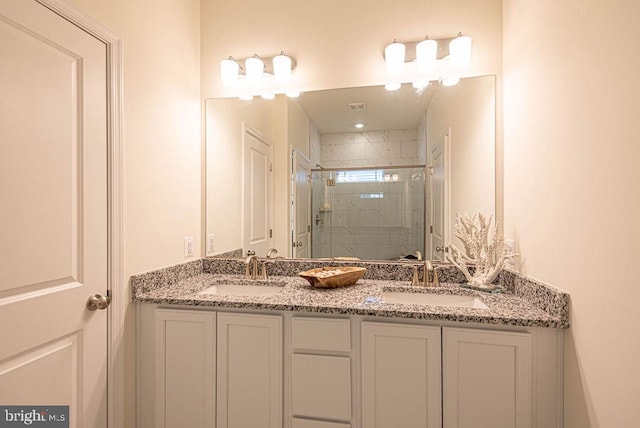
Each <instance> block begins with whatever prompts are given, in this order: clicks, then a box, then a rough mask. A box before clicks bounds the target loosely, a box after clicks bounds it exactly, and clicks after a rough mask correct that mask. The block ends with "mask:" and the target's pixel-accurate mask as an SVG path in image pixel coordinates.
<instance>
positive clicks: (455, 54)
mask: <svg viewBox="0 0 640 428" xmlns="http://www.w3.org/2000/svg"><path fill="white" fill-rule="evenodd" d="M449 59H450V60H451V66H452V67H454V68H460V67H464V66H466V65H469V63H470V62H471V37H469V36H460V37H456V38H455V39H453V40H451V42H449Z"/></svg>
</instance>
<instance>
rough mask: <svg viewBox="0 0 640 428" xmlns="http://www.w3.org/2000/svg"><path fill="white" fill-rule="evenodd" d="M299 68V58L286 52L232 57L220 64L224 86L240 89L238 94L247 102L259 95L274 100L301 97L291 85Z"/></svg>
mask: <svg viewBox="0 0 640 428" xmlns="http://www.w3.org/2000/svg"><path fill="white" fill-rule="evenodd" d="M241 64H242V65H244V67H243V66H242V65H241ZM295 66H296V62H295V59H294V58H293V57H291V56H290V55H287V54H285V53H284V51H280V53H279V54H278V55H276V56H273V57H266V58H264V57H260V56H259V55H258V54H254V55H253V56H251V57H249V58H246V59H243V60H236V59H235V58H234V57H231V56H229V57H228V58H226V59H223V60H222V61H220V80H221V81H222V84H223V85H224V86H227V87H237V88H238V94H237V95H238V96H239V97H240V98H241V99H245V100H248V99H250V97H253V96H256V95H261V96H262V95H264V96H263V98H267V99H273V98H274V97H275V95H276V94H286V95H287V96H288V97H290V98H297V97H299V96H300V91H299V90H297V89H295V87H292V85H291V80H292V79H291V77H292V76H291V74H292V71H293V70H294V69H295Z"/></svg>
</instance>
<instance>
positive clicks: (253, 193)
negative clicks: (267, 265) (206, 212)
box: [221, 128, 273, 256]
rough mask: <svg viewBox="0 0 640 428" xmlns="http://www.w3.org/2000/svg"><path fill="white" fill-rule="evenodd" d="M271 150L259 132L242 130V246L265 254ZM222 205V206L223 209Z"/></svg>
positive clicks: (269, 243) (269, 231)
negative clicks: (243, 131)
mask: <svg viewBox="0 0 640 428" xmlns="http://www.w3.org/2000/svg"><path fill="white" fill-rule="evenodd" d="M272 157H273V156H272V150H271V146H270V145H269V144H268V143H267V141H266V140H265V139H264V138H263V137H262V136H261V135H260V133H258V132H256V131H253V130H251V129H249V128H246V129H245V133H244V150H243V171H244V174H243V180H244V183H243V186H242V189H243V210H242V216H243V222H242V224H243V249H244V250H245V251H254V252H255V254H258V255H259V256H266V254H267V251H268V250H269V248H270V247H271V246H272V241H273V239H272V229H271V210H272V207H273V202H272V197H273V192H272V189H271V180H272V178H271V177H272V170H273V166H272ZM223 208H224V207H221V209H223Z"/></svg>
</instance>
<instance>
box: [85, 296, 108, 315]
mask: <svg viewBox="0 0 640 428" xmlns="http://www.w3.org/2000/svg"><path fill="white" fill-rule="evenodd" d="M110 304H111V296H103V295H102V294H94V295H92V296H91V297H89V299H88V300H87V309H89V310H90V311H95V310H96V309H107V308H108V307H109V305H110Z"/></svg>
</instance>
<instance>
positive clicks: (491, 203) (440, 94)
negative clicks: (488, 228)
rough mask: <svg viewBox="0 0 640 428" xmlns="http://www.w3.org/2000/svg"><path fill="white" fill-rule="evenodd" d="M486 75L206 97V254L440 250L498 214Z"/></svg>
mask: <svg viewBox="0 0 640 428" xmlns="http://www.w3.org/2000/svg"><path fill="white" fill-rule="evenodd" d="M495 86H496V82H495V77H494V76H481V77H472V78H467V79H462V80H461V81H460V82H459V83H458V84H457V85H454V86H443V85H442V84H439V83H437V82H432V83H431V85H430V86H428V87H427V88H424V89H414V88H413V87H412V86H411V84H407V85H403V86H402V88H401V89H400V90H398V91H393V92H390V91H386V90H385V89H384V87H360V88H345V89H333V90H325V91H315V92H307V93H303V94H302V95H301V96H300V97H299V98H297V99H289V98H286V97H284V96H277V97H276V99H273V100H264V99H261V98H255V99H253V100H251V101H243V100H238V99H228V98H227V99H209V100H207V101H206V124H205V126H206V236H205V237H204V242H205V246H206V254H207V255H208V256H211V255H216V254H220V253H226V252H229V251H234V250H238V249H242V250H243V254H246V252H247V251H255V253H256V254H258V255H259V256H264V255H265V254H266V252H267V250H268V249H269V248H276V249H277V250H278V255H279V256H285V257H304V258H307V257H313V258H346V259H354V258H357V259H373V260H398V259H403V258H404V259H406V258H410V259H412V258H416V257H428V258H430V259H435V260H442V259H443V258H444V254H445V252H446V250H447V246H448V245H449V243H450V242H451V241H452V239H453V231H452V229H453V226H454V224H455V218H456V215H457V214H458V213H460V212H469V213H473V212H477V211H480V212H483V213H487V214H493V213H495V212H496V194H495V191H496V190H495V189H496V166H495V157H496V149H495V146H496V102H495V100H496V95H495V94H496V89H495Z"/></svg>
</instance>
